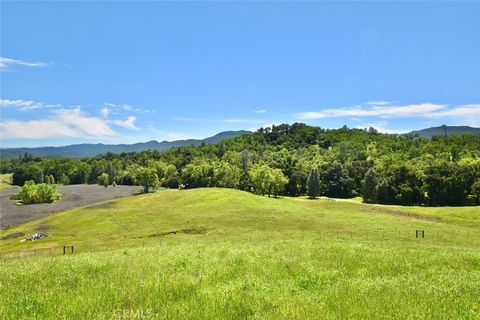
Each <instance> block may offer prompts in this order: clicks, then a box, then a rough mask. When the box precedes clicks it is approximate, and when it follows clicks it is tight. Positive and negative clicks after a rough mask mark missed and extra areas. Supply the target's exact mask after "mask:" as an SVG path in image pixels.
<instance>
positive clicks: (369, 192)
mask: <svg viewBox="0 0 480 320" xmlns="http://www.w3.org/2000/svg"><path fill="white" fill-rule="evenodd" d="M376 184H377V182H376V181H375V170H374V169H373V168H370V169H369V170H368V171H367V174H365V178H364V179H363V201H364V202H367V203H373V202H375V200H376V193H377V192H376V189H375V188H376Z"/></svg>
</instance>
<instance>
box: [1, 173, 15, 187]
mask: <svg viewBox="0 0 480 320" xmlns="http://www.w3.org/2000/svg"><path fill="white" fill-rule="evenodd" d="M11 184H12V174H11V173H2V174H0V190H1V189H5V188H9V187H11Z"/></svg>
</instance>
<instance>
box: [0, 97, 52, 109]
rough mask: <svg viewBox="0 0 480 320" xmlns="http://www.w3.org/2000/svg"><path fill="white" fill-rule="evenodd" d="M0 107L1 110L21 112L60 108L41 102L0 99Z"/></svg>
mask: <svg viewBox="0 0 480 320" xmlns="http://www.w3.org/2000/svg"><path fill="white" fill-rule="evenodd" d="M0 107H1V108H18V109H19V110H21V111H30V110H34V109H44V108H58V107H61V106H60V105H59V104H45V103H43V102H37V101H32V100H9V99H0Z"/></svg>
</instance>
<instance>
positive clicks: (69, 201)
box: [0, 184, 142, 226]
mask: <svg viewBox="0 0 480 320" xmlns="http://www.w3.org/2000/svg"><path fill="white" fill-rule="evenodd" d="M141 189H142V188H141V187H139V186H116V187H115V188H114V187H108V188H105V187H102V186H98V185H87V184H81V185H70V186H59V187H58V191H59V192H60V193H61V194H62V198H61V199H60V200H59V201H56V202H54V203H40V204H29V205H23V206H17V205H16V204H15V201H14V200H10V196H11V195H12V194H15V193H17V192H18V190H19V188H18V187H16V188H8V189H3V190H0V225H3V226H14V225H18V224H21V223H24V222H27V221H31V220H36V219H39V218H42V217H45V216H47V215H49V214H51V213H54V212H58V211H63V210H68V209H72V208H75V207H80V206H85V205H89V204H92V203H96V202H101V201H106V200H111V199H115V198H120V197H128V196H131V195H134V194H137V193H138V192H140V191H141ZM112 205H113V204H112V203H108V202H107V203H105V204H103V203H101V204H98V206H101V207H102V208H108V207H109V206H112ZM92 208H93V207H92Z"/></svg>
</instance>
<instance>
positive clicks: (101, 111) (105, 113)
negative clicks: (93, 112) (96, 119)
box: [100, 107, 110, 118]
mask: <svg viewBox="0 0 480 320" xmlns="http://www.w3.org/2000/svg"><path fill="white" fill-rule="evenodd" d="M100 113H101V114H102V116H103V117H104V118H108V114H109V113H110V109H108V108H107V107H103V108H101V109H100Z"/></svg>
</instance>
